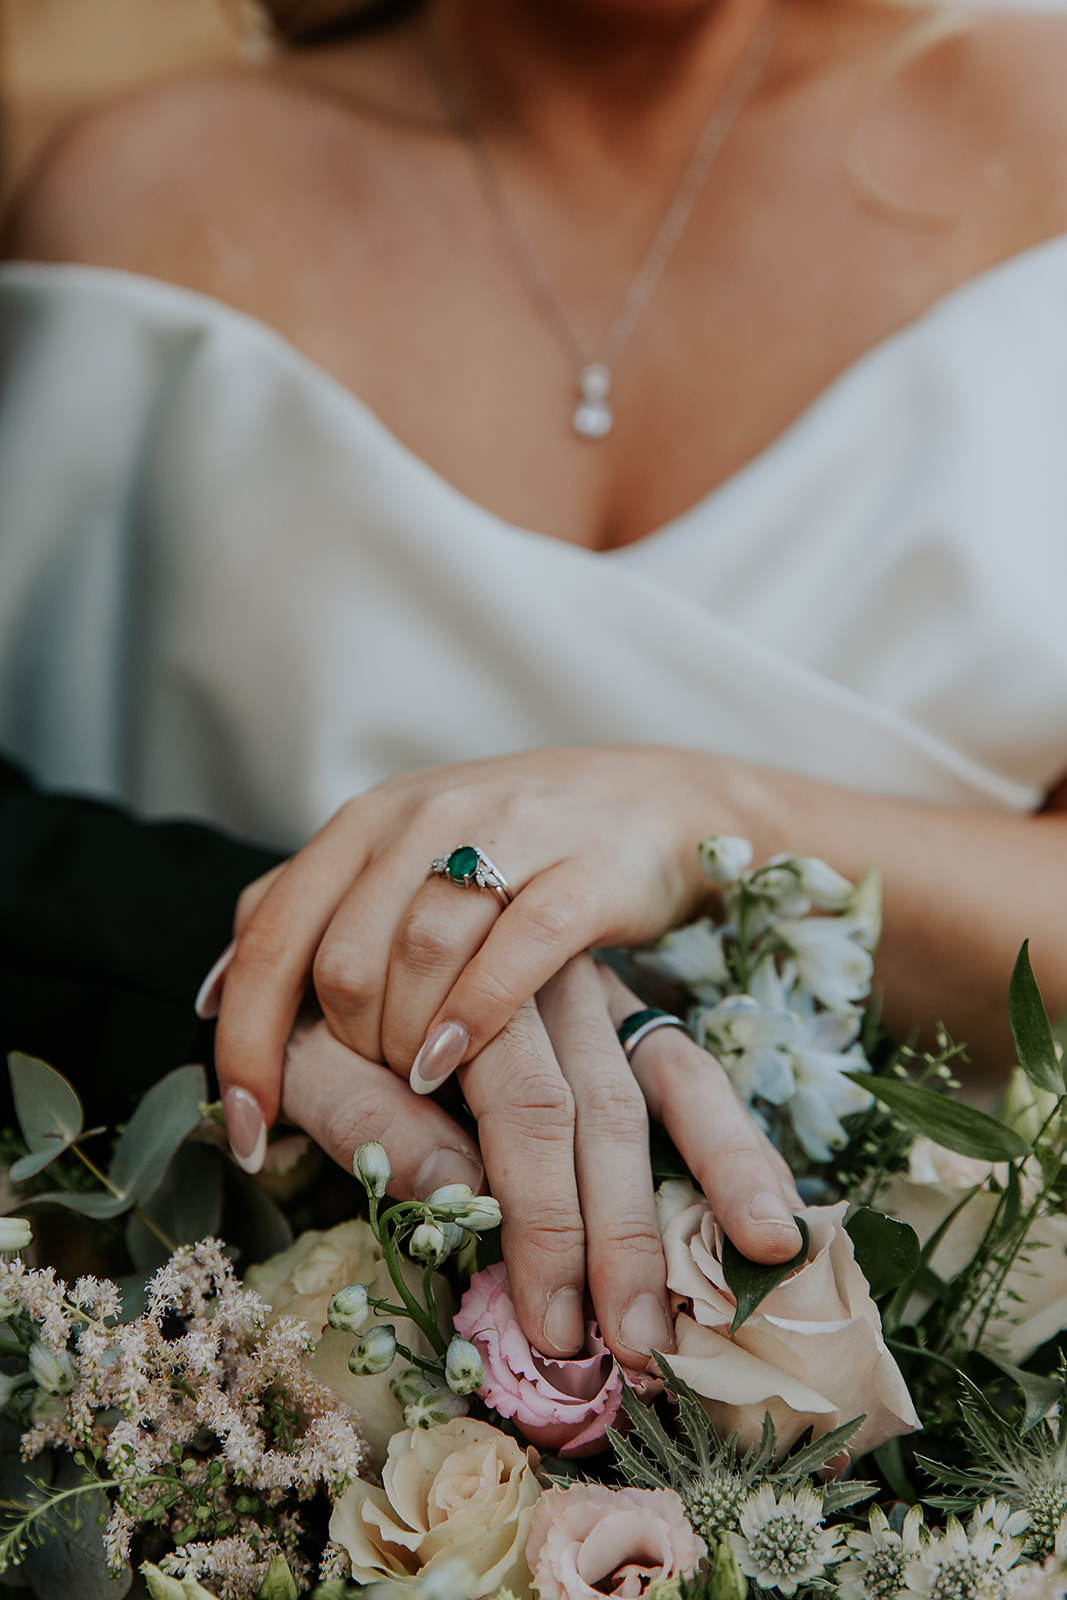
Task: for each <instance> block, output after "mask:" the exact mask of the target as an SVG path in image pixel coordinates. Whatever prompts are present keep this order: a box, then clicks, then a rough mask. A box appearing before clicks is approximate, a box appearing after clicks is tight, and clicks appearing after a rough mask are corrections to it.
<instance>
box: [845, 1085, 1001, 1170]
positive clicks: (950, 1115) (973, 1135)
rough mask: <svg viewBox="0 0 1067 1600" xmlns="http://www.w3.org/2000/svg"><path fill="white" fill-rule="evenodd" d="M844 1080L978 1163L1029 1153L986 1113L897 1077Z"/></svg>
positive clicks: (918, 1128) (927, 1135)
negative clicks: (867, 1092)
mask: <svg viewBox="0 0 1067 1600" xmlns="http://www.w3.org/2000/svg"><path fill="white" fill-rule="evenodd" d="M845 1077H846V1078H850V1079H851V1080H852V1082H853V1083H857V1084H859V1086H860V1088H861V1089H869V1090H870V1092H871V1094H873V1095H874V1096H875V1098H876V1099H877V1100H880V1101H881V1103H882V1104H883V1105H884V1106H885V1107H887V1109H888V1110H890V1111H891V1112H892V1113H893V1115H894V1116H897V1117H899V1118H900V1119H901V1121H902V1122H906V1123H907V1124H908V1126H909V1127H910V1128H914V1129H915V1131H916V1133H924V1134H925V1135H926V1137H927V1138H928V1139H932V1140H933V1141H934V1143H935V1144H939V1145H942V1146H943V1147H944V1148H945V1149H946V1150H955V1151H956V1153H957V1155H961V1156H976V1157H977V1158H978V1159H980V1160H982V1161H1014V1160H1016V1159H1017V1158H1018V1157H1019V1156H1028V1155H1030V1154H1031V1146H1030V1144H1029V1143H1028V1142H1027V1140H1025V1139H1024V1138H1023V1136H1022V1134H1020V1133H1016V1131H1015V1129H1014V1128H1009V1127H1007V1126H1006V1124H1005V1123H1003V1122H1001V1121H1000V1119H999V1117H991V1116H990V1115H989V1113H988V1111H979V1110H977V1109H976V1107H974V1106H967V1105H964V1104H963V1102H962V1101H960V1100H950V1099H949V1097H948V1096H947V1095H944V1094H935V1093H934V1092H933V1090H932V1089H920V1088H919V1087H918V1085H917V1084H914V1083H902V1082H901V1081H900V1079H899V1078H872V1077H871V1075H870V1074H869V1073H860V1072H846V1073H845Z"/></svg>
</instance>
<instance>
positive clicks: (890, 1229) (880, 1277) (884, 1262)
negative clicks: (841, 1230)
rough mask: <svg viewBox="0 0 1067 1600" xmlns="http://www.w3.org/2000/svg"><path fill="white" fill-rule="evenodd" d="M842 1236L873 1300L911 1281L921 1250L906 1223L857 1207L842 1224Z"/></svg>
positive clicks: (867, 1207)
mask: <svg viewBox="0 0 1067 1600" xmlns="http://www.w3.org/2000/svg"><path fill="white" fill-rule="evenodd" d="M845 1232H846V1233H847V1234H848V1236H849V1238H850V1239H851V1240H852V1248H853V1251H854V1253H855V1256H856V1264H857V1265H858V1267H859V1269H860V1271H861V1272H862V1273H863V1276H864V1277H865V1278H866V1279H867V1282H868V1284H869V1285H870V1290H871V1294H872V1295H873V1296H874V1298H875V1299H876V1300H877V1299H878V1298H879V1296H880V1295H883V1294H888V1293H889V1291H890V1289H896V1288H898V1287H899V1286H900V1285H901V1284H902V1283H907V1282H908V1281H909V1279H911V1278H912V1277H914V1275H915V1272H916V1270H917V1268H918V1266H919V1258H920V1256H921V1255H922V1246H921V1245H920V1244H919V1236H918V1234H917V1233H916V1232H915V1229H914V1228H912V1227H909V1225H908V1224H907V1223H906V1222H898V1221H897V1219H896V1218H895V1217H887V1216H885V1215H884V1214H883V1213H882V1212H881V1211H874V1210H872V1209H871V1207H870V1206H860V1208H859V1209H858V1210H857V1211H854V1212H853V1213H852V1215H851V1216H850V1217H849V1219H848V1221H847V1222H846V1223H845Z"/></svg>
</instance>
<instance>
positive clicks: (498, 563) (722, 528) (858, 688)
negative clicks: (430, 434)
mask: <svg viewBox="0 0 1067 1600" xmlns="http://www.w3.org/2000/svg"><path fill="white" fill-rule="evenodd" d="M0 309H2V312H3V316H4V320H5V325H6V339H5V348H6V352H7V354H6V359H7V376H6V382H5V387H4V392H3V396H2V401H0V746H3V747H5V748H7V749H9V750H10V751H11V752H12V753H13V754H14V755H15V756H16V757H18V758H19V759H21V760H23V761H24V762H26V763H27V764H28V765H29V766H30V767H31V768H32V769H33V770H34V772H35V773H36V775H37V777H38V778H39V779H40V780H41V781H43V782H46V783H49V784H52V785H57V786H64V787H76V788H79V789H83V790H86V791H88V792H90V793H95V794H97V795H101V796H107V797H113V798H118V799H122V800H124V801H126V802H128V803H131V804H133V805H135V806H136V807H138V808H139V809H141V810H142V811H144V812H146V813H147V814H149V815H161V814H167V815H175V814H183V815H187V816H193V817H199V818H202V819H204V820H208V821H212V822H215V823H218V824H221V825H223V826H226V827H229V828H232V829H235V830H238V831H240V832H241V833H243V834H244V835H246V836H248V837H252V838H256V839H259V840H262V841H265V842H267V841H269V842H270V843H272V844H277V845H280V846H291V845H295V844H297V843H299V842H301V841H302V840H303V839H304V838H305V837H306V836H307V834H308V833H309V832H311V831H312V830H313V829H314V828H316V827H317V826H319V825H320V824H321V823H322V822H323V821H324V820H325V819H326V817H327V816H328V815H329V814H330V813H331V812H332V811H333V810H334V809H335V808H336V807H337V806H338V805H339V804H340V803H341V802H342V801H343V800H344V799H346V798H347V797H348V796H349V795H350V794H353V793H356V792H359V791H361V790H363V789H366V788H367V787H368V786H370V785H372V784H374V783H376V782H379V781H380V780H382V779H383V778H385V777H388V776H390V775H391V774H394V773H397V772H400V771H404V770H407V769H410V768H412V767H415V766H424V765H435V764H438V763H445V762H451V761H457V760H463V759H471V758H478V757H484V756H491V755H494V754H498V753H501V752H504V751H510V750H517V749H522V748H528V747H532V746H538V745H557V744H601V743H616V742H634V743H656V744H667V745H681V746H687V747H694V748H703V749H709V750H714V751H718V752H721V753H722V754H725V755H730V756H736V757H742V758H746V759H750V760H754V761H759V762H765V763H768V764H770V765H773V766H776V767H781V768H785V769H788V770H791V771H796V772H800V773H806V774H810V775H813V776H816V777H820V778H823V779H826V780H829V781H831V782H834V783H838V784H843V785H846V786H850V787H855V788H857V789H862V790H868V791H872V792H877V793H882V794H887V795H894V796H900V797H904V798H910V799H914V800H918V801H929V802H934V803H940V804H945V805H957V806H967V807H971V806H978V807H1000V808H1008V809H1015V810H1026V809H1031V808H1033V807H1034V806H1035V805H1036V804H1038V803H1039V801H1040V798H1041V795H1042V794H1043V792H1044V791H1045V790H1046V789H1047V788H1048V787H1049V786H1050V785H1051V784H1052V783H1053V782H1055V780H1056V779H1057V778H1058V777H1059V775H1060V774H1061V773H1062V772H1063V770H1064V769H1065V768H1067V629H1065V628H1064V626H1063V609H1064V601H1063V596H1064V595H1065V594H1067V470H1064V469H1063V466H1062V462H1063V458H1064V447H1063V442H1062V441H1063V438H1064V425H1065V423H1067V240H1057V241H1053V242H1052V243H1050V244H1048V245H1045V246H1041V247H1039V248H1038V249H1035V250H1032V251H1028V252H1026V254H1025V255H1023V256H1020V257H1016V258H1015V259H1014V260H1013V261H1011V262H1008V263H1006V264H1005V265H1004V266H1002V267H1000V268H996V269H994V270H993V271H992V272H989V273H986V274H984V275H983V276H982V277H981V278H979V279H977V280H975V281H974V282H973V283H971V284H969V285H967V286H965V287H964V288H963V289H961V290H958V291H956V292H955V293H954V294H953V295H950V296H949V297H948V298H947V299H946V300H944V301H942V302H940V303H939V304H938V305H937V306H935V307H934V308H933V310H932V311H930V312H929V313H927V315H926V316H925V317H923V318H922V319H920V320H919V321H918V322H916V323H914V324H913V325H911V326H910V327H909V328H907V329H905V330H904V331H903V332H902V333H900V334H898V335H896V336H894V338H892V339H890V340H887V341H886V342H885V343H884V344H882V345H879V346H878V347H877V348H876V349H875V350H874V351H872V352H871V353H870V354H869V355H867V356H866V357H864V358H863V359H862V360H861V361H860V362H859V363H857V364H856V365H855V366H854V367H852V368H850V369H849V371H848V372H847V373H845V374H844V375H843V377H841V378H840V379H839V380H837V382H836V383H835V384H833V385H832V386H831V387H830V389H829V390H828V391H827V392H826V393H825V394H824V395H823V396H822V397H821V398H820V399H819V400H818V401H817V402H816V403H815V404H814V405H813V406H812V407H810V408H809V410H808V411H807V412H805V413H804V415H803V416H802V417H801V418H800V419H799V420H798V422H797V423H795V424H794V425H793V426H792V427H791V428H790V429H789V430H788V431H787V432H786V434H784V435H783V436H782V437H781V438H780V439H779V440H778V441H777V442H776V443H775V444H774V445H772V446H771V447H770V448H769V449H768V450H766V451H764V452H762V453H761V455H760V456H759V457H758V458H757V460H756V461H755V462H753V463H752V464H751V465H750V466H749V467H747V468H745V469H744V470H743V471H742V472H740V473H738V474H737V475H736V476H735V477H734V478H732V479H731V480H729V482H728V483H727V484H725V485H724V486H723V487H721V488H720V489H718V490H716V491H715V492H714V493H713V494H711V495H709V496H708V497H707V498H706V499H704V500H703V501H701V502H700V503H699V504H698V505H697V506H695V507H693V508H692V510H691V511H689V512H687V513H686V514H685V515H684V516H682V517H680V518H677V519H675V521H673V522H672V523H670V524H669V525H668V526H667V527H665V528H663V529H661V530H660V531H659V532H658V533H656V534H654V535H652V536H651V537H650V538H648V539H647V540H644V541H642V542H641V543H639V544H637V545H634V546H629V547H627V548H625V549H623V550H620V551H615V552H612V553H610V554H608V555H598V554H593V553H590V552H588V551H585V550H582V549H578V548H575V547H573V546H570V545H567V544H564V543H561V542H559V541H555V540H552V539H549V538H545V537H543V536H541V535H539V534H534V533H530V532H526V531H523V530H521V529H518V528H514V527H512V526H511V525H509V524H507V523H505V522H502V521H501V520H500V519H499V518H497V517H495V516H493V515H492V514H490V513H489V512H487V511H485V510H483V509H482V508H480V507H478V506H477V505H475V504H474V503H473V502H472V501H470V500H469V499H467V498H466V497H465V496H463V495H462V494H460V493H459V492H458V491H456V490H455V489H453V488H452V487H450V486H449V485H448V484H447V483H446V482H445V481H444V480H443V479H442V478H441V477H439V476H438V475H437V474H435V473H434V472H433V471H432V470H431V469H429V468H428V467H427V466H425V465H424V464H423V463H422V462H420V461H419V460H418V459H417V458H416V457H415V456H414V455H413V454H412V453H411V452H410V451H408V450H407V449H406V448H405V447H404V445H403V444H401V443H400V441H399V440H398V439H397V438H396V437H395V436H394V435H392V434H391V433H390V432H389V431H388V430H387V429H386V428H385V427H384V426H383V425H382V424H381V423H380V422H379V421H378V420H377V419H376V418H375V417H374V416H373V414H372V413H371V412H370V411H369V410H368V409H367V408H366V407H365V406H364V405H362V404H361V403H360V401H359V400H358V399H356V398H355V397H353V396H352V395H351V394H350V393H349V392H348V391H347V390H345V389H344V388H342V387H341V386H340V385H339V384H337V383H336V382H335V381H334V380H332V379H331V378H329V377H328V376H327V375H326V374H325V373H323V372H321V371H320V370H319V369H318V368H316V367H315V366H313V365H312V364H311V363H309V362H308V361H306V360H305V359H303V358H302V357H301V356H299V355H298V354H297V353H296V352H295V351H293V350H292V349H291V348H290V347H289V346H288V345H287V344H285V342H284V341H283V340H281V339H280V338H279V337H278V336H276V335H275V334H273V333H272V332H271V331H270V330H269V329H267V328H265V327H263V326H262V325H260V324H258V323H256V322H255V321H253V320H251V319H249V318H247V317H244V316H242V315H240V314H238V313H236V312H234V311H232V310H229V309H227V308H226V307H224V306H221V305H219V304H217V303H215V302H213V301H211V300H208V299H205V298H203V297H201V296H198V295H195V294H191V293H188V292H186V291H183V290H178V289H174V288H171V287H170V286H167V285H163V284H160V283H156V282H154V281H151V280H147V279H141V278H137V277H134V276H131V275H127V274H123V273H117V272H111V271H104V270H100V269H95V268H84V267H35V266H13V267H8V268H6V269H4V270H3V272H2V273H0ZM442 403H443V404H445V403H447V396H446V395H443V396H442ZM714 821H715V819H714V816H713V815H711V814H709V819H708V825H709V829H710V828H712V827H714ZM446 843H447V841H446Z"/></svg>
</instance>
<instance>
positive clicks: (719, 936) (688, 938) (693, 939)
mask: <svg viewBox="0 0 1067 1600" xmlns="http://www.w3.org/2000/svg"><path fill="white" fill-rule="evenodd" d="M735 931H736V930H735V929H733V928H730V927H722V928H717V927H716V926H715V924H714V923H713V922H712V920H711V918H710V917H703V918H702V919H701V920H700V921H699V922H692V923H690V924H689V926H688V927H686V928H675V929H674V930H673V931H672V932H670V933H665V934H664V935H663V936H662V938H660V939H657V940H656V943H655V944H654V945H653V946H652V948H651V949H650V950H640V951H638V952H637V954H636V955H635V957H634V960H635V961H636V963H637V965H638V966H639V967H644V968H645V969H646V971H648V972H658V973H659V974H660V975H661V976H662V977H664V978H670V979H672V980H673V981H674V982H675V983H684V984H685V986H686V988H687V989H689V990H690V991H691V992H692V994H693V995H694V996H695V997H696V999H697V1000H700V1001H703V1003H704V1004H706V1005H714V1004H715V1002H716V1001H717V1000H720V999H721V998H722V991H723V989H724V987H725V986H726V985H727V984H728V983H729V982H730V969H729V967H728V966H727V964H726V955H725V953H724V951H723V940H724V939H726V938H728V937H732V936H733V934H734V933H735Z"/></svg>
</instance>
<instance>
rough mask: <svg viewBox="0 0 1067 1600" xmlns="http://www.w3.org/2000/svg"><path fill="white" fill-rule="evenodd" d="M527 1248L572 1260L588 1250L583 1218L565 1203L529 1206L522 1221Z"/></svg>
mask: <svg viewBox="0 0 1067 1600" xmlns="http://www.w3.org/2000/svg"><path fill="white" fill-rule="evenodd" d="M523 1232H524V1234H525V1237H526V1241H527V1244H528V1247H532V1248H534V1249H536V1250H538V1251H540V1252H541V1253H542V1254H543V1255H548V1256H554V1257H559V1258H563V1257H570V1258H573V1257H575V1256H577V1255H580V1254H581V1253H582V1251H584V1249H585V1229H584V1227H583V1226H582V1221H581V1217H580V1216H579V1215H578V1213H577V1212H576V1211H575V1210H574V1209H573V1207H568V1206H566V1205H565V1204H564V1202H563V1201H561V1200H557V1201H553V1200H550V1199H541V1200H539V1201H538V1203H537V1205H536V1206H534V1207H530V1208H529V1209H528V1210H527V1212H526V1215H525V1217H524V1220H523Z"/></svg>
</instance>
